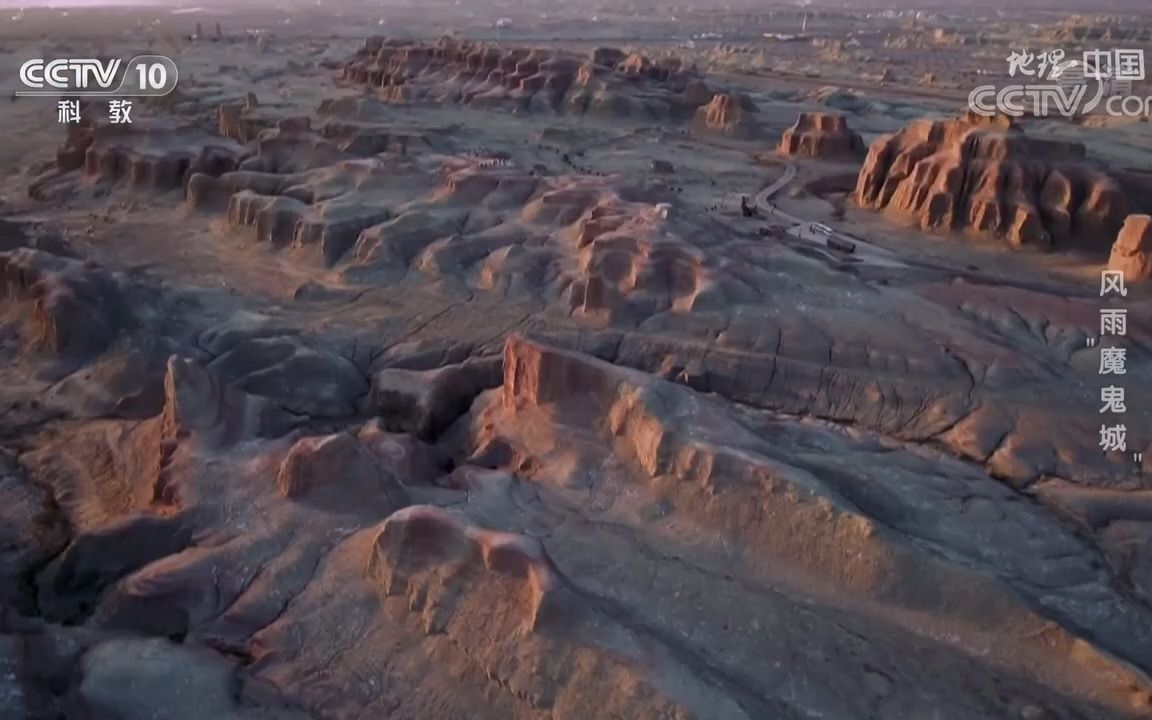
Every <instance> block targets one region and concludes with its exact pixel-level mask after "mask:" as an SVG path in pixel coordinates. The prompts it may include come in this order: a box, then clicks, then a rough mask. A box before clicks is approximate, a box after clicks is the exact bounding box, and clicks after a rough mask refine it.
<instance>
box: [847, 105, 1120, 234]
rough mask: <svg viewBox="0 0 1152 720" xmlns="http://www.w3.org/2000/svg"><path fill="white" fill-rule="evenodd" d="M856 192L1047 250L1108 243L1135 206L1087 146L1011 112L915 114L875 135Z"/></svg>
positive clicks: (897, 214)
mask: <svg viewBox="0 0 1152 720" xmlns="http://www.w3.org/2000/svg"><path fill="white" fill-rule="evenodd" d="M854 197H855V200H856V202H857V204H859V205H860V207H863V208H868V209H872V210H878V211H881V212H883V213H885V214H886V215H889V216H891V217H894V218H900V219H903V220H906V221H910V222H911V223H912V224H914V225H915V226H917V227H919V228H921V229H923V230H932V231H944V232H950V231H957V232H967V233H970V234H974V235H979V236H984V237H988V238H998V239H1003V240H1004V241H1006V242H1008V243H1009V244H1010V245H1012V246H1013V247H1023V246H1032V247H1037V248H1042V249H1050V248H1061V247H1068V246H1073V245H1076V246H1081V247H1089V248H1094V249H1105V248H1107V247H1108V244H1107V243H1109V242H1110V241H1111V238H1114V237H1115V236H1116V233H1117V232H1118V231H1119V229H1120V226H1121V224H1122V223H1123V222H1124V218H1125V217H1126V216H1127V214H1128V212H1129V209H1130V206H1131V205H1132V204H1133V203H1132V200H1131V199H1130V198H1128V197H1126V196H1125V193H1124V191H1123V189H1122V187H1121V184H1120V183H1118V182H1117V181H1116V179H1115V178H1113V177H1112V176H1111V175H1109V174H1108V173H1107V172H1106V171H1105V170H1102V169H1100V168H1098V167H1096V166H1095V165H1093V164H1092V163H1091V162H1090V161H1089V160H1088V158H1087V154H1086V151H1085V148H1084V146H1083V145H1082V144H1080V143H1072V142H1062V141H1055V140H1042V139H1037V138H1034V137H1029V136H1028V135H1026V134H1025V133H1024V131H1023V130H1022V129H1021V128H1020V127H1019V126H1018V125H1016V124H1015V123H1014V122H1013V121H1012V120H1011V119H1010V118H1006V117H995V118H984V117H980V116H978V115H975V114H971V113H970V114H968V115H967V116H964V117H960V118H955V119H950V120H915V121H913V122H912V123H911V124H909V125H908V126H907V127H905V128H904V129H903V130H901V131H900V132H897V133H894V134H891V135H885V136H883V137H881V138H879V139H878V140H876V141H875V142H874V143H873V144H872V146H871V147H870V148H869V150H868V157H867V159H866V160H865V163H864V167H863V168H862V169H861V171H860V175H859V178H858V179H857V183H856V191H855V195H854Z"/></svg>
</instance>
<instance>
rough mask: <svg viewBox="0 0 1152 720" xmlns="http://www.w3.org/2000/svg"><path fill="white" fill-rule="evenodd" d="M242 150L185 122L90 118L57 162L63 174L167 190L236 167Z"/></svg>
mask: <svg viewBox="0 0 1152 720" xmlns="http://www.w3.org/2000/svg"><path fill="white" fill-rule="evenodd" d="M242 154H243V147H242V146H241V145H239V144H238V143H236V142H233V141H232V140H230V139H227V138H221V137H219V136H217V135H213V134H211V133H208V132H205V131H203V130H202V129H200V128H199V127H196V126H195V125H191V124H186V123H182V122H172V121H168V120H157V119H143V120H141V121H140V122H137V123H133V124H111V123H108V122H107V121H86V122H85V123H83V124H81V125H77V126H74V127H70V128H69V131H68V138H67V140H66V141H65V144H64V146H63V147H62V148H61V149H60V150H59V151H58V152H57V154H56V164H57V170H58V172H59V173H60V174H66V173H69V172H71V171H73V170H82V172H83V174H84V175H86V176H87V177H89V178H94V179H99V180H102V181H105V182H126V183H127V184H129V185H131V186H132V187H135V188H141V189H147V190H156V191H160V192H163V191H166V190H173V189H176V188H181V187H183V186H184V184H185V182H186V180H187V178H188V177H190V175H191V173H194V172H199V173H204V174H208V175H213V176H215V175H220V174H221V173H224V172H227V171H229V170H232V169H234V168H235V167H236V164H237V162H239V159H240V157H241V156H242ZM48 181H49V182H50V181H51V179H48ZM29 193H30V195H32V196H33V197H36V196H37V195H39V194H41V193H40V188H39V187H38V185H34V186H33V187H32V188H30V189H29Z"/></svg>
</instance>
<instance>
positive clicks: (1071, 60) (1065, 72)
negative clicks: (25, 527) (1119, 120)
mask: <svg viewBox="0 0 1152 720" xmlns="http://www.w3.org/2000/svg"><path fill="white" fill-rule="evenodd" d="M1006 62H1007V70H1006V73H1005V76H1006V79H1005V81H1002V82H1000V83H988V84H985V85H980V86H978V87H977V88H975V89H974V90H972V92H971V93H969V94H968V108H969V110H971V111H972V112H974V113H976V114H978V115H983V116H986V117H991V116H993V115H1008V116H1011V117H1021V116H1023V115H1032V116H1036V117H1077V116H1083V115H1089V114H1092V113H1106V114H1108V115H1111V116H1115V117H1145V116H1148V115H1149V114H1152V96H1141V95H1139V94H1137V93H1135V92H1134V89H1133V84H1134V83H1136V82H1140V81H1143V80H1145V79H1146V78H1145V57H1144V50H1142V49H1111V50H1100V49H1095V50H1084V51H1083V52H1082V53H1080V54H1079V55H1077V56H1076V57H1067V56H1066V53H1065V52H1064V51H1063V50H1060V49H1056V50H1047V51H1044V52H1037V53H1033V52H1030V51H1028V50H1019V51H1017V50H1013V51H1012V54H1011V55H1009V56H1008V57H1007V58H1006Z"/></svg>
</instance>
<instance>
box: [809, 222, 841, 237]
mask: <svg viewBox="0 0 1152 720" xmlns="http://www.w3.org/2000/svg"><path fill="white" fill-rule="evenodd" d="M808 230H809V231H810V232H814V233H820V234H821V235H831V234H833V233H834V232H836V231H835V230H833V229H832V228H830V227H828V226H827V225H825V224H824V223H810V224H809V225H808Z"/></svg>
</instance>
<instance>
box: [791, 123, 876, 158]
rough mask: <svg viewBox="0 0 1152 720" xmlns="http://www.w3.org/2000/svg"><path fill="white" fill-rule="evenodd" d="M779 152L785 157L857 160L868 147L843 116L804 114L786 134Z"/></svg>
mask: <svg viewBox="0 0 1152 720" xmlns="http://www.w3.org/2000/svg"><path fill="white" fill-rule="evenodd" d="M776 152H777V153H779V154H780V155H783V156H785V157H812V158H834V159H835V158H844V159H854V158H858V157H862V156H863V155H864V153H865V152H866V148H865V146H864V141H863V140H862V139H861V138H860V135H859V134H858V133H856V132H854V131H852V130H850V129H849V128H848V121H847V120H846V119H845V118H844V116H843V115H830V114H828V113H800V117H798V118H797V119H796V124H794V125H793V126H792V127H790V128H788V129H787V130H785V131H784V134H783V135H782V136H781V138H780V144H779V145H778V146H777V147H776Z"/></svg>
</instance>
